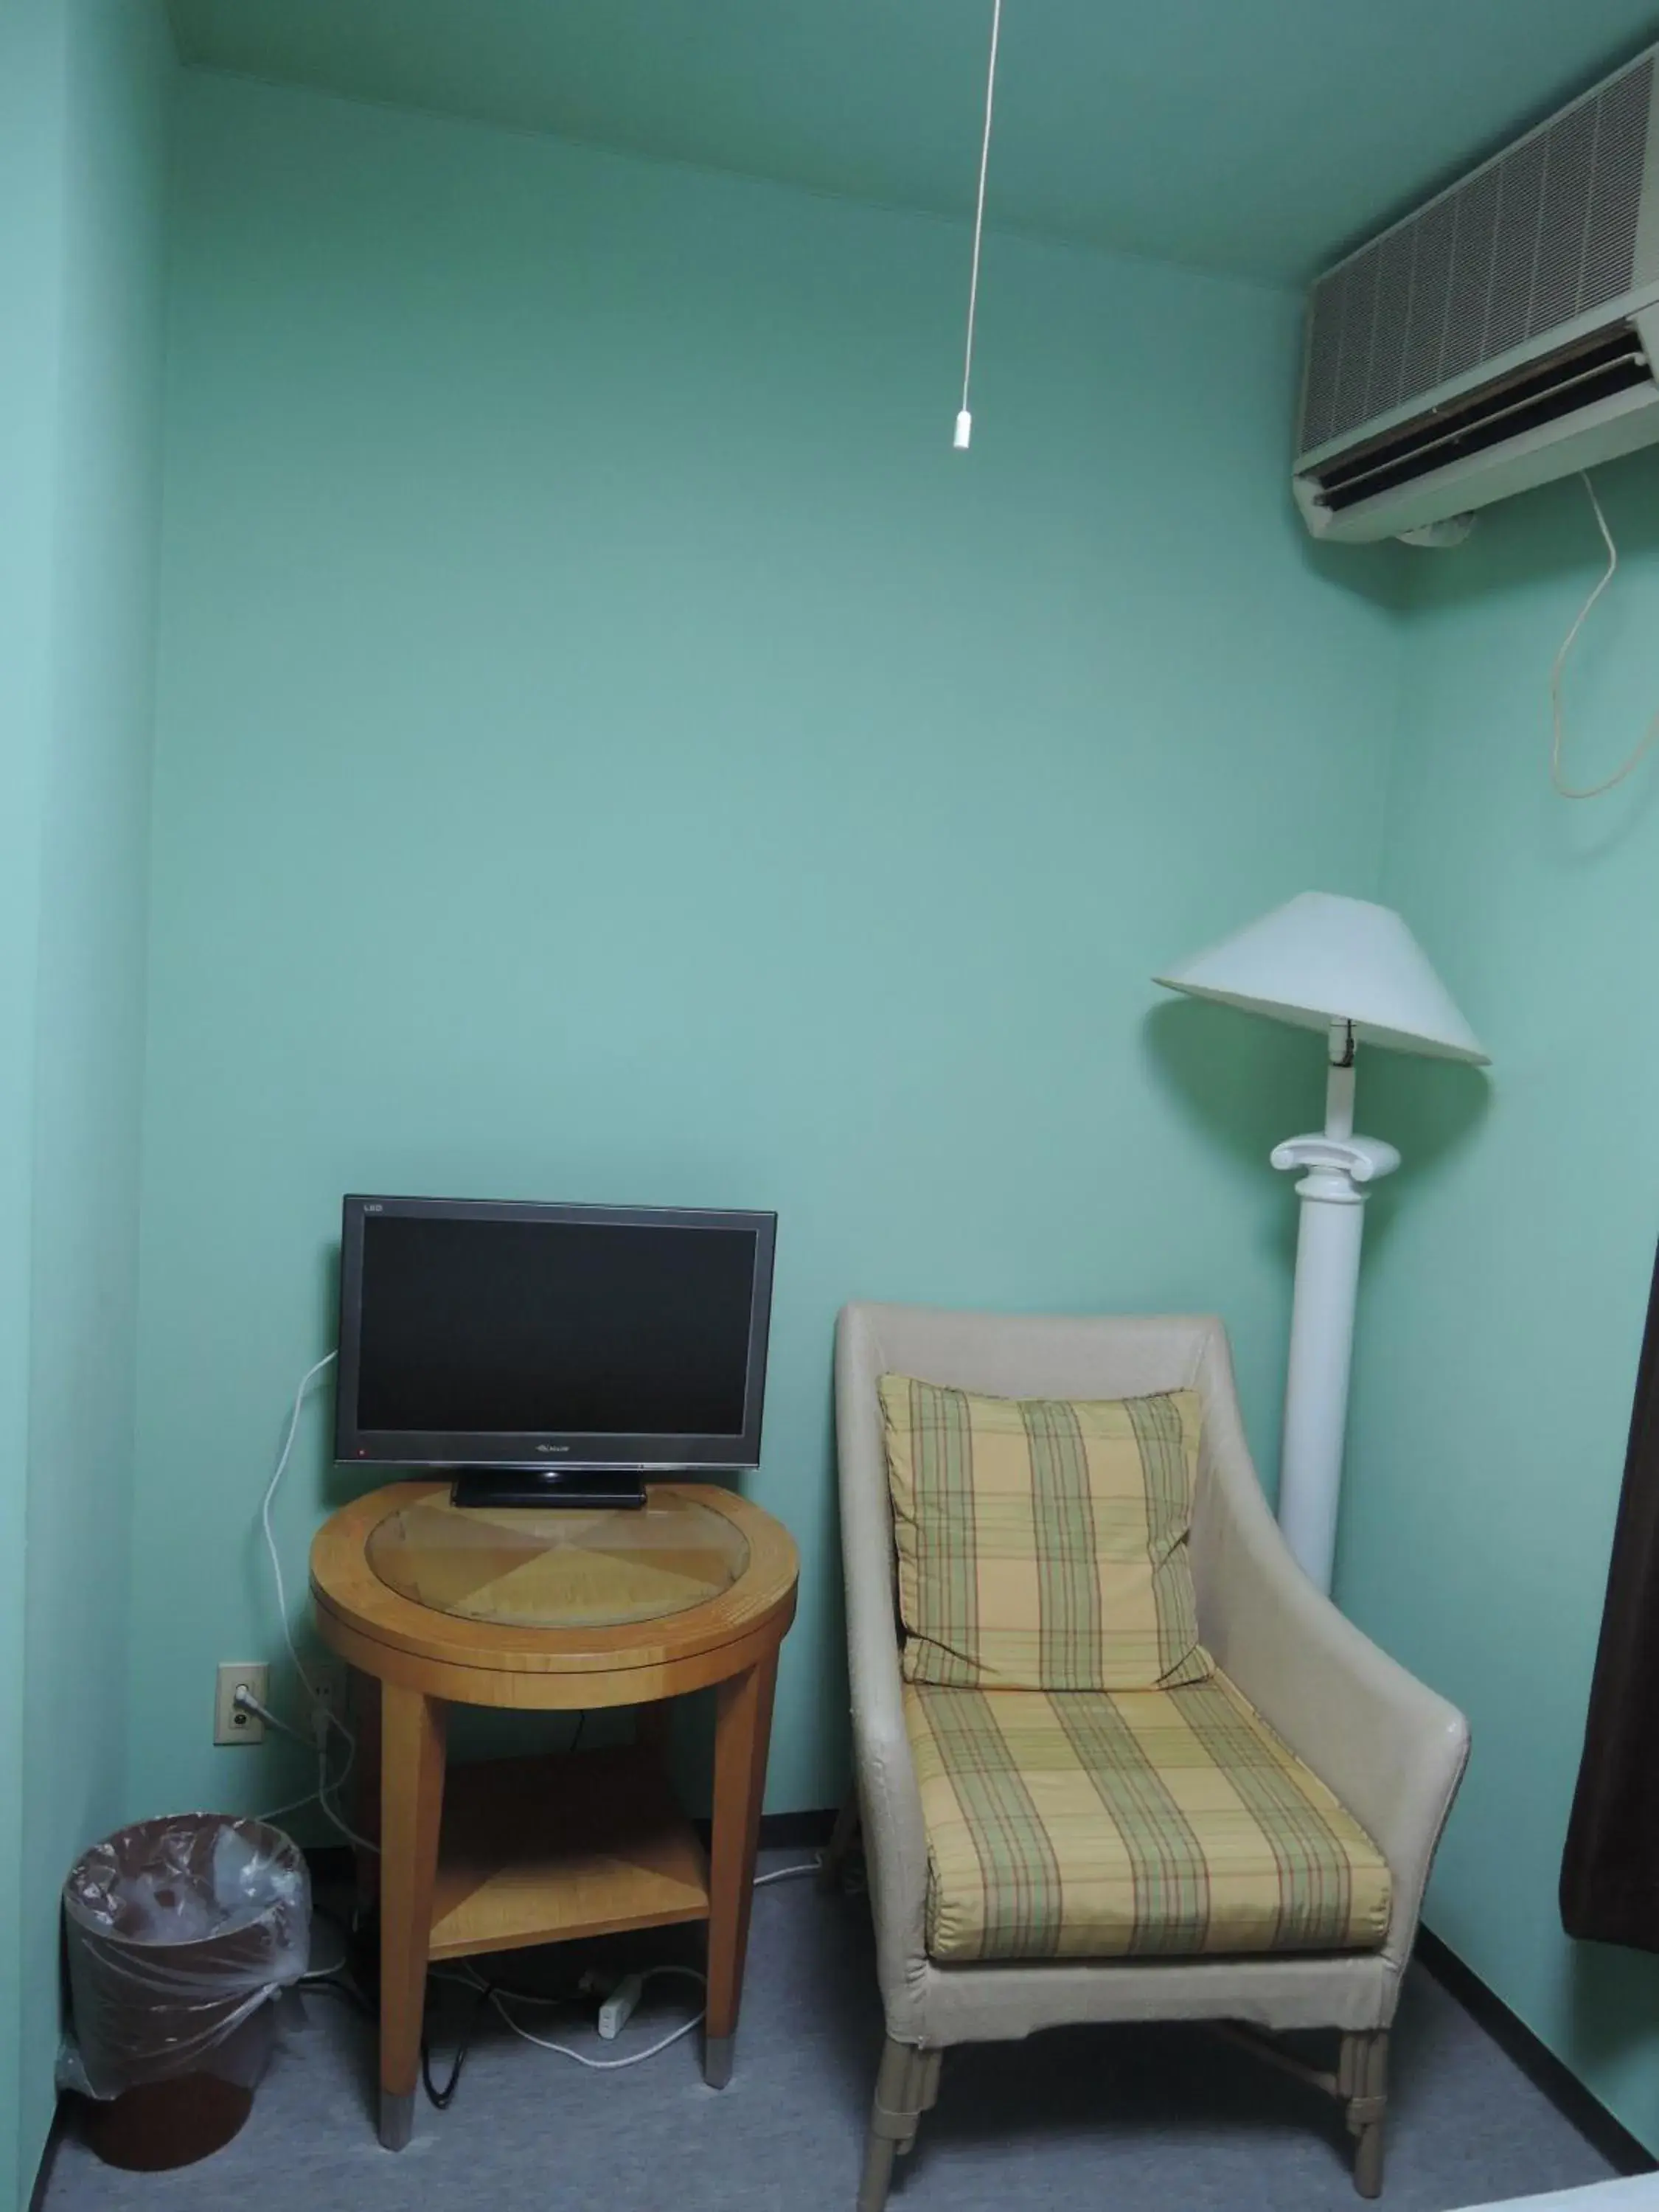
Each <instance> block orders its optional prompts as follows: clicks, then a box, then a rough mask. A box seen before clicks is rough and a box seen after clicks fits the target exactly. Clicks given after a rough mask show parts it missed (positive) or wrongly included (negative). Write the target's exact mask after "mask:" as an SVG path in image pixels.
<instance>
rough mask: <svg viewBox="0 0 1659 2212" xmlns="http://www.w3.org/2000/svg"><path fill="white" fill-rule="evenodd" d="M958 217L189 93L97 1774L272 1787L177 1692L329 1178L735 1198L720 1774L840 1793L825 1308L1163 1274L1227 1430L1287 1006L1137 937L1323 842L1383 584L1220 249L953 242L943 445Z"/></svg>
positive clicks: (284, 1534)
mask: <svg viewBox="0 0 1659 2212" xmlns="http://www.w3.org/2000/svg"><path fill="white" fill-rule="evenodd" d="M966 245H967V241H966V237H965V234H964V233H963V231H962V230H961V229H960V228H957V227H955V226H952V225H950V224H946V223H940V222H933V221H929V220H927V219H924V218H918V217H908V216H898V215H891V214H885V213H882V212H879V211H876V210H868V209H860V208H855V207H852V206H849V205H847V204H840V203H837V202H834V201H830V200H827V199H822V198H813V197H809V196H806V195H804V194H798V193H793V192H791V191H787V190H785V189H781V188H777V187H772V186H768V185H758V184H753V183H749V182H744V181H739V180H737V179H722V178H720V177H717V176H714V175H706V174H701V173H693V172H690V171H685V170H680V169H676V168H673V167H666V166H652V165H650V164H647V163H641V162H635V161H630V160H628V159H625V158H621V157H615V156H610V155H602V154H599V153H596V152H593V151H591V150H585V149H575V148H573V147H569V146H566V145H562V144H560V143H557V142H555V141H551V140H537V139H534V138H531V137H519V136H513V135H510V134H507V133H498V132H495V131H491V130H489V128H487V127H483V126H477V125H466V124H459V123H448V122H443V121H440V120H435V119H433V118H423V117H418V116H413V115H405V114H398V113H395V112H387V111H384V110H378V109H374V108H369V107H364V106H351V105H349V104H345V103H343V102H337V101H334V100H329V99H327V98H325V97H321V96H318V95H313V94H302V93H294V92H285V91H278V90H274V89H270V88H261V87H258V86H255V85H252V84H250V83H247V82H239V81H233V80H229V79H223V78H216V77H212V76H191V78H190V79H188V80H187V86H186V93H185V100H184V103H183V118H182V171H181V178H180V188H179V198H178V216H177V234H176V239H175V252H176V264H175V265H176V287H175V293H174V301H173V349H172V354H171V362H170V371H169V389H168V400H167V495H166V525H165V550H164V560H163V572H164V582H163V605H162V622H161V678H160V682H161V695H160V696H161V705H160V715H159V731H160V736H159V754H158V763H157V781H156V799H155V900H154V917H153V926H152V940H151V944H152V961H151V978H150V1008H151V1014H150V1049H149V1075H148V1088H147V1098H146V1116H145V1139H144V1218H143V1284H144V1297H143V1338H142V1356H141V1400H140V1404H141V1413H140V1474H139V1490H138V1498H137V1517H136V1555H137V1573H136V1577H135V1585H134V1588H135V1595H134V1613H133V1637H132V1654H133V1668H132V1705H131V1733H132V1764H131V1774H132V1787H131V1800H132V1808H133V1809H134V1811H135V1812H137V1811H146V1810H152V1809H156V1808H161V1807H165V1806H172V1805H179V1804H190V1803H196V1802H239V1803H242V1804H246V1805H249V1806H253V1805H258V1804H259V1803H261V1802H264V1803H270V1802H273V1801H274V1798H275V1797H276V1796H283V1795H286V1794H289V1792H291V1791H292V1790H294V1789H295V1787H296V1786H297V1787H303V1786H304V1785H303V1781H302V1779H301V1777H300V1776H299V1775H298V1774H297V1773H296V1772H295V1769H294V1768H293V1767H291V1766H289V1765H285V1764H284V1763H283V1752H282V1751H281V1749H280V1748H276V1747H267V1749H266V1750H265V1751H262V1752H260V1753H248V1752H241V1751H238V1752H229V1753H216V1752H214V1751H213V1749H212V1748H211V1747H210V1743H209V1740H208V1739H209V1725H208V1723H209V1711H210V1688H211V1674H212V1669H213V1666H214V1663H215V1662H216V1660H219V1659H222V1658H239V1657H244V1656H260V1655H269V1656H272V1657H274V1656H276V1652H277V1650H278V1637H277V1629H276V1621H275V1620H274V1618H273V1609H272V1601H271V1598H270V1594H269V1591H268V1589H267V1583H266V1579H265V1575H264V1568H263V1565H262V1564H261V1561H260V1559H259V1557H258V1551H257V1547H256V1541H255V1516H256V1508H257V1505H258V1498H259V1493H260V1491H261V1488H262V1486H263V1484H264V1480H265V1476H266V1473H267V1470H268V1468H269V1466H270V1461H271V1457H272V1455H273V1452H274V1449H275V1446H276V1442H277V1439H278V1437H279V1435H280V1432H281V1429H282V1425H283V1418H284V1413H285V1407H286V1403H287V1400H288V1397H289V1394H290V1392H291V1390H292V1389H293V1385H294V1382H295V1378H296V1376H298V1374H299V1372H300V1370H301V1369H302V1368H303V1367H304V1366H305V1365H307V1364H308V1363H309V1362H310V1361H311V1360H312V1359H313V1358H315V1357H316V1356H317V1354H318V1352H319V1351H320V1350H322V1349H323V1348H324V1347H325V1346H326V1345H327V1344H328V1342H329V1341H330V1339H331V1332H332V1310H331V1297H332V1289H331V1266H332V1256H333V1247H334V1242H335V1237H336V1231H337V1209H338V1203H339V1196H340V1194H341V1192H342V1191H343V1190H347V1189H362V1188H371V1189H372V1188H381V1189H389V1190H399V1191H436V1192H458V1193H471V1194H523V1195H528V1196H544V1197H550V1198H551V1197H587V1198H595V1199H611V1200H641V1201H652V1200H656V1201H677V1202H679V1203H683V1204H689V1205H734V1206H776V1207H777V1208H778V1210H779V1212H780V1213H781V1236H780V1242H779V1257H778V1282H777V1303H776V1309H775V1334H774V1345H773V1359H772V1370H771V1388H770V1396H769V1406H768V1418H767V1438H766V1455H765V1465H764V1468H763V1470H762V1472H761V1473H760V1474H759V1476H758V1477H757V1479H756V1480H754V1482H753V1484H752V1486H751V1489H752V1494H753V1495H754V1496H756V1497H757V1498H759V1499H760V1500H761V1502H762V1503H763V1504H766V1505H768V1506H770V1507H772V1508H774V1509H775V1510H777V1511H778V1512H779V1513H781V1515H782V1516H783V1517H784V1518H785V1519H786V1520H787V1522H789V1524H790V1525H791V1526H792V1527H793V1529H794V1530H795V1531H796V1533H797V1534H798V1535H799V1538H800V1540H801V1542H802V1546H803V1549H804V1553H805V1587H804V1596H803V1603H802V1608H801V1613H800V1619H799V1626H798V1627H797V1629H796V1630H795V1632H794V1634H793V1637H792V1638H791V1640H790V1643H789V1644H788V1647H787V1651H786V1666H785V1674H784V1680H783V1686H782V1691H781V1708H780V1713H779V1724H778V1729H777V1736H776V1742H775V1757H774V1762H773V1768H772V1776H771V1792H770V1797H771V1802H772V1803H773V1804H774V1806H775V1807H801V1806H816V1805H822V1804H823V1803H826V1802H829V1801H830V1800H831V1799H832V1798H833V1797H834V1796H836V1793H837V1792H838V1790H840V1788H841V1785H842V1757H843V1746H842V1709H843V1704H844V1687H843V1668H842V1657H841V1653H840V1649H839V1638H840V1623H839V1613H838V1608H837V1605H836V1597H835V1594H834V1585H835V1579H836V1573H837V1568H836V1544H835V1539H834V1535H833V1531H832V1516H833V1490H832V1484H831V1478H830V1472H829V1351H830V1329H831V1324H832V1321H833V1317H834V1314H835V1311H836V1307H837V1305H838V1304H840V1303H841V1302H842V1300H843V1299H845V1298H847V1297H852V1296H854V1295H861V1296H865V1297H896V1298H917V1299H937V1300H940V1301H947V1302H958V1303H961V1304H975V1303H980V1304H999V1303H1000V1304H1008V1305H1012V1306H1017V1307H1018V1306H1023V1307H1041V1306H1060V1307H1066V1306H1071V1307H1085V1306H1108V1307H1109V1306H1114V1305H1121V1306H1126V1307H1134V1308H1142V1309H1146V1308H1154V1309H1155V1308H1159V1307H1194V1306H1200V1307H1203V1306H1214V1307H1218V1308H1219V1309H1220V1310H1222V1311H1223V1312H1224V1313H1225V1315H1226V1316H1227V1318H1228V1320H1229V1322H1230V1323H1231V1327H1232V1328H1233V1331H1234V1334H1235V1341H1236V1344H1237V1351H1238V1354H1239V1359H1240V1365H1241V1370H1242V1374H1243V1389H1244V1393H1245V1396H1246V1400H1247V1404H1248V1407H1249V1415H1250V1418H1251V1420H1252V1424H1253V1426H1254V1429H1255V1434H1256V1436H1257V1437H1258V1439H1259V1440H1260V1441H1261V1442H1263V1443H1271V1441H1272V1438H1273V1432H1274V1429H1275V1425H1276V1391H1277V1388H1278V1380H1279V1373H1280V1369H1281V1364H1282V1356H1283V1345H1284V1333H1285V1302H1286V1291H1287V1272H1286V1264H1285V1252H1286V1244H1285V1240H1286V1238H1287V1237H1288V1235H1289V1233H1290V1226H1291V1225H1290V1223H1289V1220H1288V1208H1287V1206H1286V1202H1285V1192H1284V1190H1283V1189H1282V1188H1281V1187H1279V1184H1278V1183H1277V1182H1276V1181H1275V1179H1274V1178H1273V1176H1271V1175H1270V1174H1268V1173H1267V1170H1266V1169H1265V1166H1264V1164H1263V1162H1264V1155H1265V1152H1266V1150H1267V1146H1268V1145H1269V1143H1270V1142H1271V1141H1272V1139H1273V1138H1275V1137H1277V1136H1279V1135H1281V1134H1283V1133H1285V1130H1286V1129H1288V1128H1291V1127H1295V1126H1297V1125H1298V1124H1299V1123H1300V1122H1301V1121H1304V1120H1305V1118H1306V1116H1307V1115H1309V1114H1310V1113H1311V1112H1313V1111H1314V1110H1315V1109H1316V1100H1317V1096H1318V1080H1319V1078H1318V1050H1317V1046H1316V1044H1309V1043H1307V1041H1305V1040H1300V1039H1297V1038H1295V1037H1290V1036H1280V1035H1279V1034H1277V1033H1275V1032H1273V1031H1271V1030H1267V1029H1266V1028H1265V1027H1263V1026H1261V1025H1255V1024H1249V1022H1247V1021H1244V1020H1243V1019H1240V1018H1233V1019H1229V1018H1227V1017H1225V1016H1223V1015H1219V1014H1217V1013H1214V1012H1210V1011H1207V1010H1204V1009H1199V1008H1192V1007H1181V1006H1174V1005H1168V1006H1164V1007H1162V1008H1161V1009H1159V1010H1158V1011H1157V1012H1155V1013H1154V1012H1152V1006H1153V1001H1154V1000H1155V998H1156V997H1157V996H1158V994H1156V993H1155V992H1154V991H1153V990H1152V987H1151V985H1150V984H1149V982H1148V980H1147V979H1148V975H1149V973H1150V971H1151V969H1152V967H1153V966H1154V965H1155V964H1156V963H1158V962H1160V961H1164V960H1167V959H1170V958H1171V957H1175V956H1176V955H1179V954H1182V953H1184V952H1186V951H1190V950H1191V949H1193V948H1194V947H1195V946H1196V945H1200V944H1201V943H1202V942H1203V941H1204V940H1205V939H1206V937H1208V936H1210V935H1212V934H1216V933H1219V932H1220V931H1222V930H1223V929H1225V928H1226V927H1229V926H1231V924H1233V923H1234V922H1236V921H1239V920H1241V919H1243V917H1245V916H1248V915H1250V914H1252V913H1254V912H1255V911H1256V910H1257V909H1259V908H1261V907H1263V906H1266V905H1267V904H1269V903H1270V902H1273V900H1276V899H1279V898H1281V897H1284V896H1288V895H1289V894H1290V893H1291V892H1292V891H1295V890H1298V889H1300V888H1302V887H1303V885H1304V884H1307V883H1310V882H1313V883H1329V884H1335V885H1337V886H1339V887H1348V888H1354V889H1365V888H1368V887H1369V885H1370V881H1371V879H1372V877H1373V875H1374V872H1375V867H1376V856H1377V831H1378V818H1379V811H1380V810H1379V805H1378V799H1379V790H1380V772H1381V767H1382V761H1383V750H1384V747H1385V744H1386V739H1387V736H1388V733H1389V730H1390V729H1391V727H1392V721H1393V714H1394V703H1395V702H1394V685H1395V675H1396V647H1397V642H1398V640H1397V629H1396V622H1395V613H1394V611H1393V610H1392V609H1391V608H1390V606H1389V605H1388V603H1387V600H1386V598H1385V597H1383V596H1381V594H1382V593H1383V591H1384V589H1385V587H1386V586H1387V584H1388V581H1389V562H1387V561H1386V560H1385V561H1383V562H1381V563H1380V564H1378V563H1370V562H1364V561H1358V562H1357V561H1354V560H1346V561H1341V562H1338V561H1327V562H1322V561H1321V560H1320V559H1319V558H1316V556H1315V555H1314V554H1313V553H1312V552H1311V551H1310V548H1309V547H1308V545H1307V544H1306V543H1305V541H1304V538H1302V536H1301V534H1300V533H1299V532H1298V529H1297V526H1296V524H1295V522H1294V520H1293V519H1292V517H1291V513H1290V512H1289V509H1288V502H1287V501H1286V497H1285V483H1284V452H1285V410H1286V405H1287V400H1288V395H1289V392H1290V391H1291V381H1292V375H1293V361H1294V355H1295V348H1296V341H1297V303H1296V302H1295V301H1293V300H1291V299H1290V298H1288V297H1286V296H1285V295H1279V294H1275V293H1273V292H1267V291H1262V290H1258V289H1252V288H1250V287H1249V286H1247V285H1242V284H1237V283H1226V282H1222V281H1217V280H1212V279H1208V278H1200V277H1195V276H1187V275H1182V274H1179V273H1176V272H1174V271H1171V270H1167V269H1163V268H1158V267H1156V266H1153V265H1150V264H1140V263H1135V262H1131V261H1115V260H1112V259H1109V258H1099V257H1096V256H1092V255H1090V254H1088V253H1085V252H1071V251H1068V250H1066V249H1063V248H1054V247H1043V246H1034V245H1030V244H1022V243H1015V242H1011V241H1010V240H1006V239H1004V238H1002V237H994V238H992V239H991V240H990V241H989V244H988V247H987V257H986V269H985V281H984V286H983V292H982V299H983V322H982V327H981V351H980V356H979V373H978V381H977V384H976V387H975V405H976V423H977V428H976V435H975V451H974V452H973V453H972V454H971V455H970V456H968V457H963V456H961V455H957V454H953V453H951V448H950V431H951V418H952V416H953V415H954V412H955V409H956V404H957V400H956V390H955V383H954V380H955V379H956V378H957V375H958V374H959V348H960V338H961V320H962V309H963V294H964V285H965V279H966V273H967V264H966ZM1304 1047H1305V1049H1304ZM325 1431H326V1416H325V1407H324V1405H323V1404H322V1403H321V1402H319V1404H318V1405H317V1406H316V1407H314V1408H313V1413H312V1414H311V1415H310V1416H309V1417H308V1419H307V1425H306V1428H305V1430H304V1433H303V1443H302V1447H301V1450H300V1452H299V1453H298V1455H296V1460H295V1467H294V1471H293V1479H292V1485H291V1488H290V1489H289V1492H288V1493H287V1495H286V1496H285V1497H284V1498H283V1501H282V1504H281V1508H280V1511H279V1516H278V1517H279V1527H280V1533H281V1538H282V1542H283V1550H284V1553H285V1555H286V1558H287V1559H288V1562H289V1566H290V1570H291V1579H292V1582H293V1583H294V1584H295V1587H296V1589H297V1588H299V1587H301V1586H302V1576H303V1563H304V1558H305V1550H306V1546H307V1541H308V1538H309V1535H310V1532H311V1530H312V1529H313V1528H314V1526H315V1525H316V1523H317V1522H318V1521H319V1518H320V1517H321V1516H323V1515H324V1514H325V1512H326V1511H327V1510H329V1509H330V1507H331V1506H332V1505H333V1504H337V1503H338V1502H339V1501H340V1500H341V1499H342V1498H343V1497H345V1496H346V1495H348V1494H349V1489H350V1484H349V1479H347V1480H342V1479H341V1478H339V1477H337V1476H336V1475H335V1474H334V1473H333V1472H332V1470H331V1468H328V1467H327V1466H326V1464H325Z"/></svg>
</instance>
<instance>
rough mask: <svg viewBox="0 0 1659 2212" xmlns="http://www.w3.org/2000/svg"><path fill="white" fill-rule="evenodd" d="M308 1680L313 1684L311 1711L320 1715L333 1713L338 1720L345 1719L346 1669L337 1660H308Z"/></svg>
mask: <svg viewBox="0 0 1659 2212" xmlns="http://www.w3.org/2000/svg"><path fill="white" fill-rule="evenodd" d="M306 1678H307V1680H308V1681H309V1682H310V1684H311V1710H312V1713H313V1717H314V1716H315V1715H317V1714H318V1713H332V1714H333V1715H334V1717H335V1718H336V1719H337V1720H342V1721H343V1719H344V1718H345V1701H346V1683H345V1668H344V1667H343V1665H342V1664H341V1662H340V1661H339V1660H337V1659H317V1658H307V1661H306Z"/></svg>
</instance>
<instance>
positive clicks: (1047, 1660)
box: [881, 1375, 1212, 1690]
mask: <svg viewBox="0 0 1659 2212" xmlns="http://www.w3.org/2000/svg"><path fill="white" fill-rule="evenodd" d="M881 1405H882V1416H883V1421H884V1426H885V1430H886V1441H887V1471H888V1480H889V1486H890V1491H891V1493H892V1500H893V1529H894V1536H895V1540H896V1547H897V1552H898V1581H899V1611H900V1613H901V1615H902V1620H903V1623H904V1631H905V1642H904V1676H905V1680H907V1681H910V1682H931V1683H933V1684H936V1685H937V1686H939V1687H941V1688H951V1689H957V1688H961V1689H970V1688H983V1689H1000V1690H1020V1689H1024V1690H1150V1689H1169V1688H1172V1687H1173V1686H1175V1685H1176V1683H1178V1682H1196V1681H1202V1680H1204V1679H1205V1677H1206V1675H1208V1674H1209V1673H1210V1671H1211V1667H1212V1661H1211V1659H1210V1656H1209V1654H1208V1653H1207V1652H1206V1650H1205V1649H1204V1647H1203V1645H1202V1644H1200V1642H1199V1640H1198V1609H1197V1607H1196V1605H1195V1603H1194V1597H1193V1580H1192V1571H1191V1569H1190V1566H1189V1565H1188V1556H1187V1535H1188V1527H1189V1525H1190V1523H1191V1520H1192V1510H1193V1482H1194V1471H1195V1468H1196V1465H1197V1459H1198V1443H1199V1430H1200V1407H1199V1400H1198V1395H1197V1393H1196V1392H1195V1391H1193V1390H1174V1391H1170V1392H1166V1393H1164V1395H1160V1396H1157V1397H1147V1398H1098V1399H1075V1400H1073V1399H1060V1398H989V1397H984V1396H981V1395H977V1394H976V1393H975V1392H972V1391H969V1390H955V1389H946V1388H945V1387H944V1386H943V1385H941V1384H939V1383H921V1382H918V1381H917V1380H916V1379H915V1377H914V1376H908V1375H884V1376H882V1378H881Z"/></svg>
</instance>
